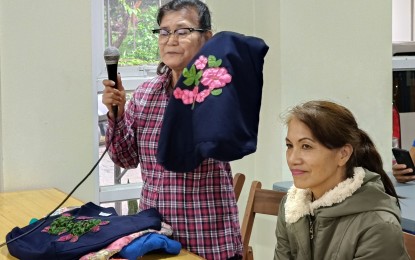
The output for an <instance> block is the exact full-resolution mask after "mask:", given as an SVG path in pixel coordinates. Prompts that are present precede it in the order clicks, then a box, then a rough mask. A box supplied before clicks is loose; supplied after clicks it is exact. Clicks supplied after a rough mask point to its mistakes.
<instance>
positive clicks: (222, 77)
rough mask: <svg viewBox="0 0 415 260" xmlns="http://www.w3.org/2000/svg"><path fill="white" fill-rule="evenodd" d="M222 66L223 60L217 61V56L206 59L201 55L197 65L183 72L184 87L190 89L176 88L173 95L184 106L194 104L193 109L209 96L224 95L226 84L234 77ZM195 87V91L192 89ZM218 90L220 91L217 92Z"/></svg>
mask: <svg viewBox="0 0 415 260" xmlns="http://www.w3.org/2000/svg"><path fill="white" fill-rule="evenodd" d="M221 64H222V60H221V59H216V57H215V56H213V55H209V57H208V58H206V57H205V56H203V55H200V56H199V58H198V59H197V60H196V61H195V63H194V64H193V65H192V66H191V67H190V68H189V69H188V68H184V70H183V77H184V78H185V79H184V80H183V82H182V83H183V85H185V86H187V87H189V88H190V89H181V88H179V87H176V88H175V89H174V91H173V95H174V97H175V98H176V99H181V100H182V102H183V104H185V105H189V104H192V108H191V109H193V108H194V106H195V102H198V103H201V102H203V101H204V100H205V99H206V97H208V96H209V95H212V96H219V95H221V94H222V89H218V88H223V87H224V86H226V84H228V83H230V82H231V80H232V76H231V75H230V74H229V73H228V71H227V69H226V68H224V67H220V65H221ZM200 84H202V85H203V86H204V87H202V91H201V92H199V86H202V85H200ZM192 86H193V89H191V88H192ZM215 89H218V90H215Z"/></svg>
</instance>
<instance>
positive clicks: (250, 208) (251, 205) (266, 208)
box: [241, 181, 286, 260]
mask: <svg viewBox="0 0 415 260" xmlns="http://www.w3.org/2000/svg"><path fill="white" fill-rule="evenodd" d="M261 187H262V184H261V182H259V181H253V182H252V184H251V190H250V191H249V197H248V202H247V204H246V209H245V215H244V218H243V221H242V227H241V233H242V242H243V247H244V251H243V259H244V260H253V259H254V256H253V252H252V247H251V246H249V239H250V238H251V233H252V227H253V225H254V219H255V215H256V214H257V213H260V214H266V215H273V216H278V209H279V206H280V202H281V200H282V198H283V197H284V195H285V194H286V193H285V192H279V191H274V190H266V189H262V188H261Z"/></svg>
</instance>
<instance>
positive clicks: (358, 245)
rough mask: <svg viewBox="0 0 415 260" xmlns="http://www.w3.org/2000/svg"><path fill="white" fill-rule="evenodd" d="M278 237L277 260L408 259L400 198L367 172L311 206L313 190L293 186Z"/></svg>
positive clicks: (358, 172)
mask: <svg viewBox="0 0 415 260" xmlns="http://www.w3.org/2000/svg"><path fill="white" fill-rule="evenodd" d="M276 236H277V245H276V247H275V254H274V260H276V259H299V260H307V259H313V260H325V259H327V260H333V259H339V260H343V259H344V260H347V259H359V260H366V259H370V260H382V259H385V260H391V259H393V260H400V259H410V258H409V256H408V254H407V252H406V250H405V247H404V241H403V234H402V228H401V225H400V210H399V207H398V206H397V202H396V199H395V198H394V197H391V196H389V195H388V194H386V193H385V191H384V187H383V184H382V182H381V180H380V175H378V174H375V173H372V172H369V171H367V170H365V169H363V168H355V173H354V177H353V178H349V179H346V180H345V181H343V182H341V183H339V184H338V185H337V186H336V187H335V188H333V189H332V190H330V191H328V192H326V193H325V194H324V195H323V196H322V197H321V198H319V199H318V200H315V201H313V202H311V192H310V191H309V190H307V189H297V188H295V187H294V186H293V187H291V188H290V190H289V191H288V193H287V195H286V196H285V197H284V199H283V201H282V203H281V206H280V210H279V214H278V222H277V230H276Z"/></svg>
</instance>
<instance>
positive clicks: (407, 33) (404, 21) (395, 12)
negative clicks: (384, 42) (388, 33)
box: [392, 0, 414, 41]
mask: <svg viewBox="0 0 415 260" xmlns="http://www.w3.org/2000/svg"><path fill="white" fill-rule="evenodd" d="M413 2H414V0H392V41H413V40H414V39H412V37H411V36H412V34H411V29H412V28H411V24H412V21H411V13H412V12H413V10H412V9H413V6H412V4H413Z"/></svg>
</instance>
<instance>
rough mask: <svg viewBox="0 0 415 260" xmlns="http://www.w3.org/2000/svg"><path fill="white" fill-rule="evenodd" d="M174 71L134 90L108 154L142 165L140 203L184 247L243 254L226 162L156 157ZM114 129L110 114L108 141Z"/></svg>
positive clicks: (215, 255)
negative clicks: (178, 162) (167, 165)
mask: <svg viewBox="0 0 415 260" xmlns="http://www.w3.org/2000/svg"><path fill="white" fill-rule="evenodd" d="M169 83H170V75H162V76H158V77H155V78H154V79H152V80H149V81H148V82H145V83H143V84H142V85H141V86H139V87H138V88H137V89H136V91H135V92H134V95H133V98H132V99H131V101H130V102H129V103H128V105H127V108H126V111H125V113H124V117H123V118H122V119H121V120H120V121H119V122H117V126H116V129H115V138H114V143H113V144H112V145H111V147H110V149H109V154H110V156H111V158H112V160H113V161H114V163H116V164H117V165H119V166H120V167H123V168H127V169H130V168H136V167H137V166H138V164H140V166H141V174H142V179H143V189H142V194H141V198H140V209H141V210H143V209H147V208H151V207H155V208H157V209H158V210H159V212H160V213H161V214H162V215H163V217H164V221H165V222H166V223H169V224H170V225H172V227H173V230H174V234H173V238H174V239H175V240H178V241H179V242H180V243H181V244H182V246H183V248H186V249H188V250H189V251H191V252H194V253H196V254H198V255H200V256H202V257H204V258H206V259H216V260H224V259H228V258H230V257H233V256H234V255H235V254H239V255H242V242H241V233H240V225H239V218H238V207H237V204H236V200H235V194H234V192H233V184H232V180H233V178H232V173H231V169H230V165H229V163H227V162H220V161H216V160H213V159H206V160H205V161H203V163H202V164H201V165H200V166H199V167H198V168H196V169H195V170H194V171H192V172H172V171H167V170H165V169H164V168H163V166H161V165H159V164H158V163H157V160H156V154H157V145H158V140H159V135H160V129H161V125H162V122H163V115H164V111H165V109H166V106H167V103H168V100H169V98H170V96H171V95H170V94H169V93H168V91H167V86H168V85H169ZM113 131H114V122H113V121H112V120H109V124H108V131H107V138H106V140H107V144H108V140H109V139H110V137H111V136H112V133H113Z"/></svg>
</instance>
